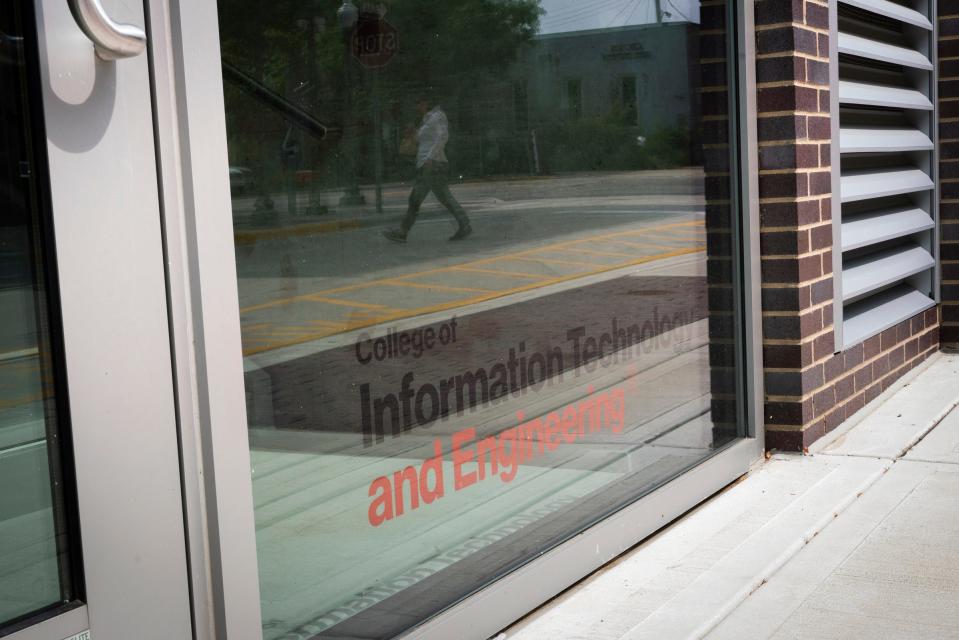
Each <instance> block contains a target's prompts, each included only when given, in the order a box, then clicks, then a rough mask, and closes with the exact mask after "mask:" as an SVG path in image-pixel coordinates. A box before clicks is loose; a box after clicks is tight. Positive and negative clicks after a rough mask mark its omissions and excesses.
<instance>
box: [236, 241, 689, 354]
mask: <svg viewBox="0 0 959 640" xmlns="http://www.w3.org/2000/svg"><path fill="white" fill-rule="evenodd" d="M702 251H703V250H702V249H701V248H695V249H689V248H687V249H676V250H673V251H668V252H665V253H659V254H655V255H650V256H644V257H642V258H638V259H636V260H630V261H627V262H623V263H619V264H612V265H605V266H600V267H598V268H596V269H593V270H591V271H586V272H579V273H574V274H570V275H566V276H559V277H556V278H552V279H550V280H547V281H545V282H531V283H529V284H525V285H521V286H518V287H513V288H511V289H504V290H502V291H494V292H491V293H489V294H487V295H482V296H476V297H474V298H469V299H466V300H453V301H451V302H444V303H440V304H434V305H428V306H424V307H419V308H417V309H409V310H405V311H402V312H398V313H396V314H388V315H385V316H384V317H382V318H380V319H379V322H390V321H392V320H400V319H403V318H409V317H411V316H414V315H426V314H430V313H437V312H440V311H448V310H450V309H456V308H459V307H462V306H464V305H466V304H476V303H479V302H486V301H488V300H494V299H496V298H501V297H504V296H508V295H512V294H514V293H522V292H524V291H530V290H532V289H539V288H541V287H545V286H550V285H554V284H560V283H563V282H568V281H570V280H576V279H579V278H583V277H586V276H590V275H594V274H598V273H604V272H606V271H612V270H614V269H622V268H625V267H630V266H636V265H640V264H645V263H647V262H653V261H656V260H665V259H667V258H674V257H678V256H683V255H690V254H693V253H701V252H702ZM363 326H369V325H368V324H363V323H361V324H358V325H356V326H348V327H347V328H346V329H345V330H346V331H352V330H353V329H358V328H361V327H363ZM329 335H331V334H329V333H324V334H320V333H317V334H314V335H313V336H312V337H309V338H306V339H299V340H285V341H273V342H271V343H270V344H269V345H267V346H263V347H253V348H248V349H245V350H244V351H243V355H254V354H256V353H262V352H264V351H270V350H273V349H281V348H283V347H290V346H294V345H298V344H303V343H304V342H309V341H310V340H316V339H320V338H325V337H327V336H329Z"/></svg>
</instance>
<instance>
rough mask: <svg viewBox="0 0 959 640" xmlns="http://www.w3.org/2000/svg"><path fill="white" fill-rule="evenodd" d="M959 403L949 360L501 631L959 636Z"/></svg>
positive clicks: (559, 638)
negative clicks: (809, 448) (807, 451)
mask: <svg viewBox="0 0 959 640" xmlns="http://www.w3.org/2000/svg"><path fill="white" fill-rule="evenodd" d="M957 403H959V355H953V354H945V353H943V354H939V355H938V356H936V357H934V358H932V359H930V361H929V362H928V363H927V365H925V366H924V367H921V368H919V369H918V370H917V371H915V372H913V373H912V374H910V375H909V376H907V377H906V378H905V379H904V380H902V381H900V382H899V383H897V385H896V386H894V387H893V388H892V389H890V390H889V391H887V392H886V393H885V394H883V395H882V396H880V397H879V398H877V399H876V401H874V402H873V403H872V404H870V405H869V406H867V407H866V408H865V409H864V410H863V411H862V412H860V413H861V415H860V416H857V418H856V419H854V420H853V421H850V423H847V424H846V425H843V426H841V427H840V428H839V429H837V431H836V432H834V433H832V434H830V435H829V436H827V438H826V442H821V443H817V446H816V447H814V449H813V450H812V451H810V454H809V455H806V456H800V455H785V454H778V455H774V456H772V458H770V459H769V460H768V461H766V462H765V463H763V464H761V465H758V466H757V467H756V468H755V469H754V470H753V471H752V472H751V473H750V474H749V475H748V476H746V477H745V478H744V479H743V480H741V481H740V482H738V483H736V484H734V485H733V486H731V487H729V488H728V489H727V490H725V491H724V492H722V493H720V494H718V495H717V496H715V497H714V498H712V499H711V500H709V501H707V502H706V503H704V504H703V505H701V506H700V507H698V508H697V509H695V510H694V511H692V512H690V513H689V514H687V515H686V516H685V517H684V518H682V519H681V520H679V521H678V522H676V523H674V524H673V525H672V526H670V527H669V528H668V529H666V530H664V531H662V532H660V533H659V534H657V535H656V536H653V537H652V538H650V539H649V540H647V541H645V542H644V543H643V544H641V545H639V546H638V547H637V548H636V549H634V550H633V551H631V552H630V553H628V554H626V555H625V556H623V557H622V558H620V559H618V560H617V561H615V562H613V563H611V564H610V565H608V566H607V567H605V568H604V569H602V570H600V571H599V572H597V573H596V574H594V575H593V576H591V577H590V578H588V579H586V580H584V581H583V582H581V583H580V584H578V585H576V586H575V587H573V588H572V589H570V590H568V591H567V592H565V593H564V594H562V595H560V596H559V597H557V598H556V599H554V600H553V601H551V602H550V603H548V604H546V605H544V606H543V607H541V608H540V609H539V610H537V611H535V612H533V613H532V614H530V615H529V616H527V617H526V618H525V619H523V620H521V621H519V622H518V623H516V624H515V625H513V626H512V627H511V628H509V629H507V630H505V631H504V632H503V634H501V636H500V637H501V638H506V639H509V640H627V639H628V640H639V639H646V638H648V639H657V640H660V639H671V638H711V639H716V640H719V639H723V640H726V639H730V640H731V639H734V638H735V639H736V640H743V639H749V638H757V639H759V638H777V639H786V638H797V639H798V638H803V639H810V640H812V639H816V640H821V639H828V638H842V639H843V640H852V639H857V638H863V639H865V638H869V639H876V638H890V639H891V638H896V639H901V638H936V639H946V638H959V607H957V604H959V410H957V409H956V405H957Z"/></svg>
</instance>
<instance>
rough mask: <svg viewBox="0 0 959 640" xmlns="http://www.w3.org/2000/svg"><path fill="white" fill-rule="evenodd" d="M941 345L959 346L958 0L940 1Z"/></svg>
mask: <svg viewBox="0 0 959 640" xmlns="http://www.w3.org/2000/svg"><path fill="white" fill-rule="evenodd" d="M939 177H940V180H941V186H940V189H941V193H940V198H941V200H940V204H939V219H940V223H941V225H940V238H941V245H940V251H941V257H942V342H943V344H948V345H951V346H959V0H939Z"/></svg>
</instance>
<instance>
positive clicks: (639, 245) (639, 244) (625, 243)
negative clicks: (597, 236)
mask: <svg viewBox="0 0 959 640" xmlns="http://www.w3.org/2000/svg"><path fill="white" fill-rule="evenodd" d="M605 242H611V243H613V244H621V245H623V246H626V247H636V248H637V249H660V250H662V249H667V250H669V249H674V248H675V247H667V246H666V245H664V244H653V243H651V242H630V241H629V240H605Z"/></svg>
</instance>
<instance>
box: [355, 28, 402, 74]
mask: <svg viewBox="0 0 959 640" xmlns="http://www.w3.org/2000/svg"><path fill="white" fill-rule="evenodd" d="M352 49H353V57H354V58H356V59H357V60H358V61H359V63H360V64H361V65H363V66H364V67H366V68H367V69H377V68H379V67H384V66H386V65H387V64H388V63H389V61H390V60H392V59H393V56H395V55H396V51H397V50H398V49H399V38H398V37H397V33H396V28H395V27H394V26H393V25H391V24H390V23H389V22H387V21H386V20H384V19H382V18H380V17H379V16H374V17H370V18H366V17H365V16H364V17H361V18H360V21H359V22H358V23H357V24H356V29H355V30H354V31H353V46H352Z"/></svg>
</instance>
